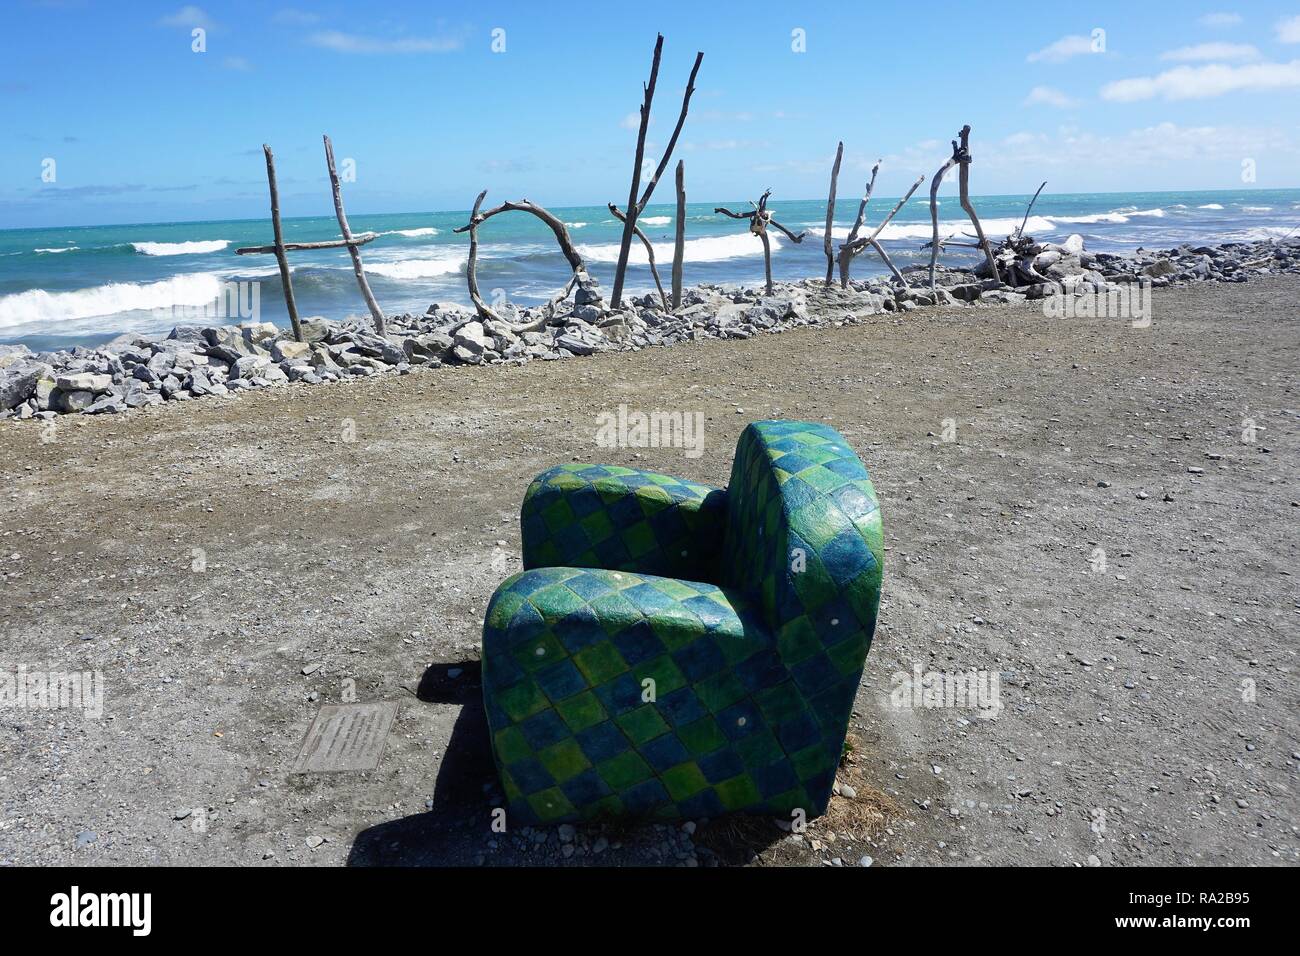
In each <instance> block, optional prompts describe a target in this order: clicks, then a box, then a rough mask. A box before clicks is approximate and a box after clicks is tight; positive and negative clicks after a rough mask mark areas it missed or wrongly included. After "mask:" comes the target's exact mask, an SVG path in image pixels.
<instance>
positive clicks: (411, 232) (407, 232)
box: [379, 226, 438, 239]
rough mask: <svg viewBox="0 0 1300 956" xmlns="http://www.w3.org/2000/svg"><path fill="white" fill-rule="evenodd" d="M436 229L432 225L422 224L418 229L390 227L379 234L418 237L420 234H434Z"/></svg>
mask: <svg viewBox="0 0 1300 956" xmlns="http://www.w3.org/2000/svg"><path fill="white" fill-rule="evenodd" d="M437 234H438V230H437V229H434V228H433V226H424V227H422V228H420V229H390V230H389V231H388V232H381V233H380V234H379V235H381V236H406V237H407V238H408V239H418V238H419V237H420V236H436V235H437Z"/></svg>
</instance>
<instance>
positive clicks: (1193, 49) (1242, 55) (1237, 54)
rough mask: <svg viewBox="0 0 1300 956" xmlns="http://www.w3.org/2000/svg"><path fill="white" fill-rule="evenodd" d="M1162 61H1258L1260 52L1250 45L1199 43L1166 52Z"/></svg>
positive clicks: (1161, 55)
mask: <svg viewBox="0 0 1300 956" xmlns="http://www.w3.org/2000/svg"><path fill="white" fill-rule="evenodd" d="M1160 59H1162V60H1178V61H1181V62H1183V63H1195V62H1202V63H1204V62H1209V61H1211V60H1258V59H1259V50H1257V49H1256V48H1255V47H1253V46H1251V45H1250V44H1249V43H1197V44H1195V45H1193V46H1180V47H1179V48H1178V49H1176V50H1166V51H1165V52H1164V53H1161V54H1160Z"/></svg>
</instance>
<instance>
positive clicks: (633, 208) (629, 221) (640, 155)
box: [609, 33, 664, 310]
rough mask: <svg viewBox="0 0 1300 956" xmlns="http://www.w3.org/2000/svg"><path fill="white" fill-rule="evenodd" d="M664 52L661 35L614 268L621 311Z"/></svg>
mask: <svg viewBox="0 0 1300 956" xmlns="http://www.w3.org/2000/svg"><path fill="white" fill-rule="evenodd" d="M663 51H664V35H663V34H662V33H661V34H659V38H658V39H657V40H656V41H655V53H654V59H653V60H652V61H651V63H650V82H649V83H647V84H646V86H645V96H644V99H643V100H642V102H641V126H640V129H638V131H637V134H636V156H635V158H634V159H633V162H632V186H631V188H630V189H629V190H628V196H627V212H628V215H627V218H626V219H624V220H623V238H622V239H620V240H619V246H618V265H617V266H615V268H614V292H613V294H612V295H611V296H610V302H609V305H610V308H611V309H614V310H617V309H618V308H619V307H620V306H621V305H622V303H623V278H624V276H625V274H626V273H627V257H628V254H629V253H630V252H631V251H632V236H633V234H634V233H633V230H634V229H635V228H636V214H637V211H638V203H639V200H638V199H637V194H638V193H639V192H640V191H641V164H642V163H643V162H644V161H645V135H646V130H647V129H649V127H650V106H651V104H652V103H653V102H654V97H655V84H656V83H658V81H659V59H660V57H661V56H662V55H663Z"/></svg>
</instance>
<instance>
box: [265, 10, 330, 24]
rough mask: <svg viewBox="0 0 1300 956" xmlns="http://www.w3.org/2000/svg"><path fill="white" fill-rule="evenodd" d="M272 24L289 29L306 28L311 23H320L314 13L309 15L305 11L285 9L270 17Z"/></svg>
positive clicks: (318, 17)
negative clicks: (278, 24)
mask: <svg viewBox="0 0 1300 956" xmlns="http://www.w3.org/2000/svg"><path fill="white" fill-rule="evenodd" d="M271 22H272V23H280V24H283V25H285V26H291V27H307V26H311V25H312V24H313V23H320V16H319V15H318V14H315V13H309V12H308V11H306V10H296V9H294V8H293V7H285V8H284V9H283V10H277V11H276V14H275V16H273V17H271Z"/></svg>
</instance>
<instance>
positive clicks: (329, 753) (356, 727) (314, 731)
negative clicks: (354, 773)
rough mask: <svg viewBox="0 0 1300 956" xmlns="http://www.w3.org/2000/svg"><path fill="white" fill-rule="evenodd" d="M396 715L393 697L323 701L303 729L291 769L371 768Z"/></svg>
mask: <svg viewBox="0 0 1300 956" xmlns="http://www.w3.org/2000/svg"><path fill="white" fill-rule="evenodd" d="M396 716H397V702H396V701H383V700H381V701H375V702H373V703H366V704H325V705H323V706H322V707H321V709H320V711H319V712H318V713H317V714H316V719H315V720H313V721H312V722H311V727H309V728H308V729H307V737H306V739H305V740H303V742H302V750H300V751H299V752H298V759H297V761H296V762H295V763H294V766H293V772H294V773H327V772H330V771H338V770H374V769H375V768H376V767H377V766H379V758H380V757H382V756H383V755H384V742H385V741H386V740H387V739H388V731H389V730H390V729H391V728H392V726H393V718H394V717H396Z"/></svg>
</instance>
